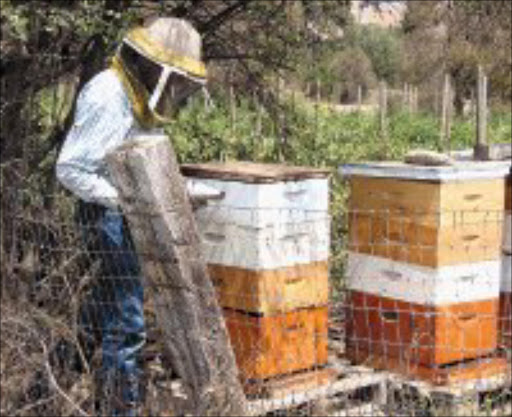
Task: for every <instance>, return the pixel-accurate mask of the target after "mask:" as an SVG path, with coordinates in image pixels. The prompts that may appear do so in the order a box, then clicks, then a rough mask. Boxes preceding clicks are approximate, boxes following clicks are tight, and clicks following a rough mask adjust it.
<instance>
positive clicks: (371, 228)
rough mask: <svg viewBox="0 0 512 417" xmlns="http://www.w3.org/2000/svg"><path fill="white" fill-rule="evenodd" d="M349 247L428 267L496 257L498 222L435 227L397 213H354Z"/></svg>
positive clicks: (498, 244) (500, 232)
mask: <svg viewBox="0 0 512 417" xmlns="http://www.w3.org/2000/svg"><path fill="white" fill-rule="evenodd" d="M348 223H349V230H350V232H349V236H350V238H349V239H350V242H349V248H350V250H352V251H354V252H360V253H366V254H371V255H376V256H383V257H386V258H391V259H394V260H397V261H401V262H407V263H413V264H418V265H423V266H429V267H434V268H436V267H439V266H444V265H454V264H459V263H469V262H480V261H486V260H493V259H498V258H499V257H500V253H501V240H502V235H503V226H502V222H501V221H496V220H493V221H489V222H485V223H484V222H482V223H465V224H458V225H454V226H453V227H443V228H437V227H433V226H426V225H422V224H421V222H419V223H414V222H409V221H404V220H403V219H402V218H400V217H397V216H390V217H388V218H385V217H382V216H380V215H375V214H374V215H369V214H355V213H352V214H351V215H350V217H349V222H348Z"/></svg>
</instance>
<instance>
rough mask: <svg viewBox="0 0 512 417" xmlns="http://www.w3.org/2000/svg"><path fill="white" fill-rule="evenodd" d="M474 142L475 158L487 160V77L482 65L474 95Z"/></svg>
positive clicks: (479, 69)
mask: <svg viewBox="0 0 512 417" xmlns="http://www.w3.org/2000/svg"><path fill="white" fill-rule="evenodd" d="M476 105H477V110H476V144H475V147H474V149H473V156H474V159H476V160H482V161H485V160H488V159H489V157H490V155H489V145H488V144H487V77H486V75H485V74H484V71H483V69H482V66H480V65H479V66H478V80H477V95H476Z"/></svg>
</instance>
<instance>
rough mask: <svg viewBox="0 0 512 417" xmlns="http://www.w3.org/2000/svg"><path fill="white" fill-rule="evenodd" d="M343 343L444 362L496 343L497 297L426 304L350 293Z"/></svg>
mask: <svg viewBox="0 0 512 417" xmlns="http://www.w3.org/2000/svg"><path fill="white" fill-rule="evenodd" d="M348 297H349V299H348V302H347V344H348V345H350V346H351V347H352V348H354V349H362V350H365V351H368V352H371V353H376V354H379V355H384V356H385V357H388V356H389V357H396V358H401V359H402V360H405V361H406V362H408V363H418V364H422V365H426V366H434V365H442V364H448V363H452V362H457V361H461V360H464V359H471V358H477V357H480V356H483V355H486V354H488V353H489V352H492V351H493V350H494V349H496V347H497V327H498V308H499V306H498V304H499V299H498V298H496V299H491V300H486V301H476V302H465V303H458V304H451V305H443V306H438V307H434V306H425V305H419V304H413V303H407V302H403V301H399V300H394V299H391V298H385V297H379V296H376V295H373V294H368V293H363V292H359V291H351V292H350V293H349V295H348Z"/></svg>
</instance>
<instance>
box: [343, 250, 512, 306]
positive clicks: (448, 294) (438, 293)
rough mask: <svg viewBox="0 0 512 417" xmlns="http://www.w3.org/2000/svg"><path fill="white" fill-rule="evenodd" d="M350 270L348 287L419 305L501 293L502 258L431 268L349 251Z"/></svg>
mask: <svg viewBox="0 0 512 417" xmlns="http://www.w3.org/2000/svg"><path fill="white" fill-rule="evenodd" d="M347 269H348V270H347V277H348V287H349V289H352V290H357V291H362V292H365V293H369V294H374V295H378V296H381V297H387V298H393V299H396V300H401V301H406V302H410V303H416V304H423V305H430V306H441V305H445V304H455V303H466V302H476V301H481V300H488V299H492V298H498V297H499V293H500V269H501V265H500V261H499V260H497V261H484V262H476V263H468V264H458V265H449V266H443V267H440V268H429V267H425V266H421V265H412V264H406V263H402V262H397V261H393V260H391V259H387V258H382V257H377V256H372V255H364V254H360V253H355V252H349V255H348V268H347ZM509 271H510V267H509Z"/></svg>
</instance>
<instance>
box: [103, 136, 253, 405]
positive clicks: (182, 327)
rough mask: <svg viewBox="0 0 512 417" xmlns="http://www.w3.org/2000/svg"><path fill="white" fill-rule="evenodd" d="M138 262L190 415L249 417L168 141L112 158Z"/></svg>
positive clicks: (125, 149)
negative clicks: (246, 416) (243, 416)
mask: <svg viewBox="0 0 512 417" xmlns="http://www.w3.org/2000/svg"><path fill="white" fill-rule="evenodd" d="M107 166H108V169H109V172H110V175H111V177H112V180H113V182H114V184H115V185H116V187H117V189H118V191H119V195H120V201H121V207H122V210H123V213H124V215H125V216H126V218H127V220H128V223H129V226H130V231H131V233H132V236H133V240H134V243H135V247H136V250H137V253H138V255H139V259H140V263H141V267H142V271H143V276H144V285H145V288H147V290H148V292H149V295H150V296H152V297H153V300H154V305H155V313H156V317H157V322H158V325H159V327H160V328H161V330H162V333H163V335H164V337H165V340H164V346H165V348H166V350H167V353H168V354H169V358H170V359H171V361H172V365H173V367H174V370H175V371H176V372H177V373H178V375H179V376H180V378H181V379H182V381H183V383H184V389H185V393H186V396H187V399H186V400H185V408H186V414H189V415H240V414H243V415H245V414H246V410H247V405H246V400H245V395H244V393H243V391H242V387H241V384H240V382H239V379H238V368H237V366H236V363H235V358H234V354H233V351H232V347H231V344H230V340H229V336H228V333H227V330H226V326H225V323H224V319H223V316H222V310H221V309H220V307H219V305H218V303H217V298H216V295H215V290H214V287H213V285H212V283H211V281H210V278H209V275H208V271H207V268H206V264H205V261H204V259H203V256H202V253H201V250H200V236H199V232H198V229H197V226H196V223H195V220H194V217H193V214H192V209H191V205H190V202H189V199H188V197H187V192H186V188H185V181H184V179H183V177H182V176H181V174H180V171H179V166H178V163H177V160H176V155H175V153H174V150H173V148H172V146H171V143H170V141H169V140H168V138H167V137H166V136H163V135H162V136H148V138H147V139H145V138H144V139H141V140H139V141H134V142H131V143H129V144H126V145H124V146H122V147H121V148H119V149H117V150H116V151H115V152H113V153H111V154H109V155H108V156H107Z"/></svg>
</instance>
